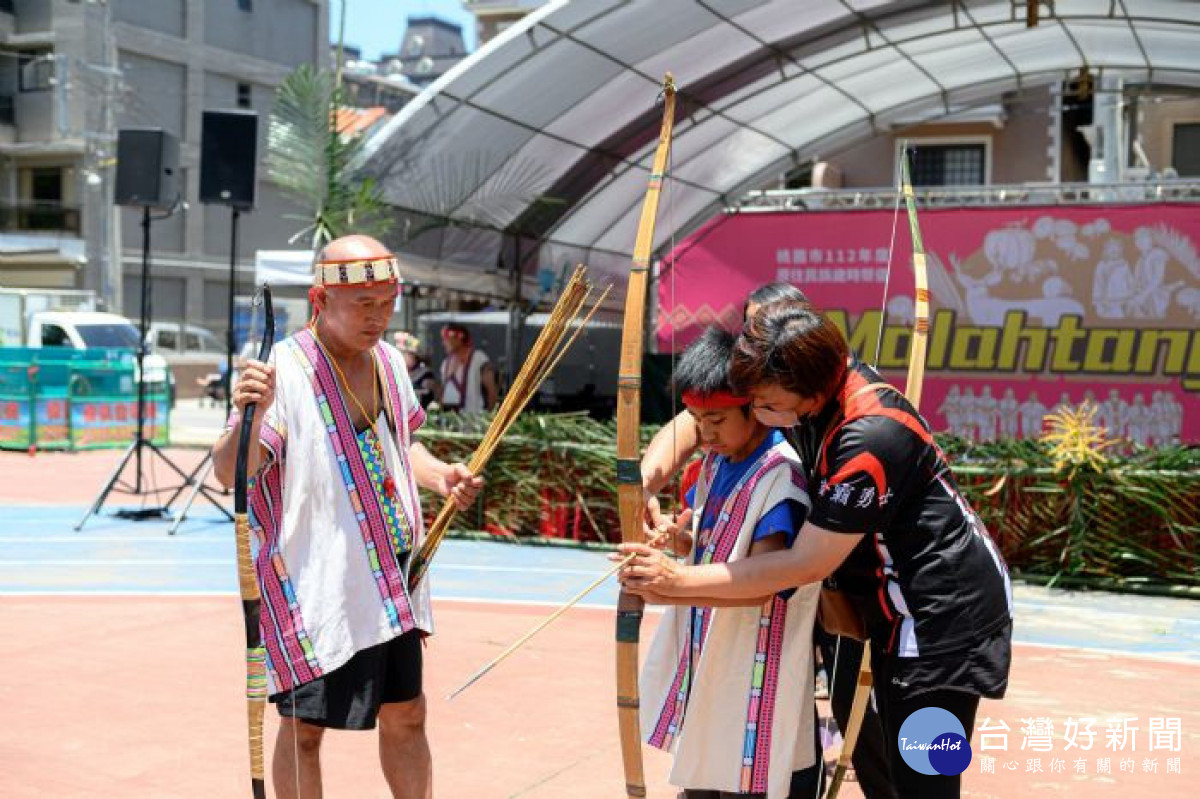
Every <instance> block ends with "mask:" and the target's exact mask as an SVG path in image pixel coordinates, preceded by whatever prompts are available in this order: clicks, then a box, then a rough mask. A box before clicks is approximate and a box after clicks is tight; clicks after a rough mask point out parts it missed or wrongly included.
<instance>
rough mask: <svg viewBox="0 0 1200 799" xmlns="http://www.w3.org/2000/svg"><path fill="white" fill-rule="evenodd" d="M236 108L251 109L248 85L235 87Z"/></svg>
mask: <svg viewBox="0 0 1200 799" xmlns="http://www.w3.org/2000/svg"><path fill="white" fill-rule="evenodd" d="M237 107H238V108H251V107H252V106H251V103H250V84H249V83H239V84H238V85H237Z"/></svg>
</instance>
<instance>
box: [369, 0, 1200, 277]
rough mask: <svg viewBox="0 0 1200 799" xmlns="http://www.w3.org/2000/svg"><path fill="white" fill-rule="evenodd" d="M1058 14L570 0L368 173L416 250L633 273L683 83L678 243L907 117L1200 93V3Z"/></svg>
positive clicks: (915, 5) (667, 223)
mask: <svg viewBox="0 0 1200 799" xmlns="http://www.w3.org/2000/svg"><path fill="white" fill-rule="evenodd" d="M1051 6H1052V11H1051V8H1050V7H1051ZM1039 8H1040V9H1041V17H1040V20H1039V22H1038V24H1037V25H1036V26H1034V27H1027V20H1026V16H1025V15H1026V3H1025V2H1013V0H958V1H957V2H946V1H943V2H928V1H918V0H899V1H895V0H892V1H889V2H883V1H882V0H553V1H552V2H550V3H549V4H548V5H546V6H544V7H542V8H541V9H539V10H538V11H536V12H534V13H533V14H531V15H529V16H528V17H526V18H524V19H523V20H521V21H520V22H519V23H518V24H517V25H515V26H514V27H513V28H510V29H509V30H507V31H506V32H505V33H504V34H503V35H502V36H500V37H498V38H497V39H495V40H493V41H492V42H490V43H489V44H488V45H487V46H486V47H484V48H482V49H481V50H479V51H478V52H477V53H475V54H474V55H472V56H471V57H470V58H468V59H466V60H465V61H463V62H462V63H461V64H460V65H459V66H458V67H456V68H455V69H454V70H452V71H451V72H450V73H448V74H447V75H445V76H444V77H443V78H442V79H441V80H439V81H437V82H436V83H434V84H433V85H431V86H430V87H429V88H428V89H427V90H426V91H425V92H424V93H422V94H421V95H420V96H419V97H418V98H416V99H415V100H414V101H413V102H412V103H410V104H409V105H408V106H406V107H405V108H404V109H403V110H402V111H401V113H400V114H399V115H398V116H397V117H396V118H395V119H393V120H392V121H391V122H390V124H388V125H387V126H386V127H385V128H383V129H382V130H381V131H380V132H379V133H378V134H377V135H376V136H375V137H374V138H373V139H372V140H371V142H370V143H369V146H368V156H367V160H366V163H365V168H366V170H367V172H368V173H370V174H373V175H375V176H376V177H377V178H378V179H379V180H380V181H381V183H382V186H383V189H384V193H385V196H386V198H387V199H388V201H389V202H391V203H393V204H394V205H395V206H397V208H398V210H399V213H400V214H401V216H402V218H403V221H404V224H403V225H402V226H401V229H400V232H402V233H404V232H406V233H407V236H406V238H408V239H409V240H408V241H407V243H406V244H404V245H402V249H403V250H409V251H411V252H412V253H414V254H419V255H423V256H424V257H428V258H431V259H434V260H437V261H440V262H444V263H447V264H460V265H474V266H477V267H478V268H481V269H500V270H504V269H508V268H510V265H511V264H512V262H513V258H514V256H515V255H516V254H517V253H520V256H521V263H522V266H523V267H524V268H525V269H526V270H529V269H530V264H533V263H537V264H539V266H540V267H541V268H543V269H544V268H546V267H547V266H549V267H550V268H551V269H553V270H554V271H557V270H558V269H559V268H560V267H561V266H562V265H563V264H564V263H567V262H570V261H584V262H586V263H588V264H589V265H590V266H591V267H592V268H593V270H594V271H596V270H599V271H600V272H602V273H603V272H606V271H608V272H611V273H612V275H613V276H614V277H615V276H617V275H624V273H625V271H626V269H627V266H628V264H627V258H628V255H629V253H630V251H631V249H632V246H633V241H634V235H635V231H636V225H637V216H638V213H639V209H640V204H641V201H642V197H643V194H644V192H645V188H646V180H647V175H648V172H649V163H650V160H651V158H652V155H653V148H654V143H655V137H656V134H657V131H658V125H659V115H660V113H661V112H660V110H659V108H658V107H656V105H655V103H654V99H655V96H656V94H657V92H658V91H659V86H660V83H661V80H662V76H663V73H664V72H666V71H671V72H673V73H674V75H675V78H676V81H677V82H678V84H679V88H680V106H681V111H680V116H679V119H678V122H677V124H676V138H675V145H674V152H673V158H672V166H671V174H672V177H673V180H671V181H669V183H668V187H667V190H666V192H665V194H664V200H663V205H662V207H661V209H660V214H659V219H660V222H659V225H658V229H657V233H656V241H655V244H656V247H657V248H658V250H659V251H661V250H662V249H663V248H664V245H669V244H670V242H671V240H672V238H673V237H681V236H683V235H686V233H687V232H689V231H691V230H694V229H695V228H696V227H697V226H699V225H700V224H702V223H703V222H704V221H705V220H706V219H708V218H710V217H711V216H712V215H714V214H715V213H717V212H718V211H719V210H720V209H721V208H723V207H725V206H726V205H727V204H729V203H730V202H732V201H733V200H736V199H737V198H738V197H739V196H740V195H741V194H742V193H743V192H745V191H746V190H749V189H752V188H755V187H757V186H759V185H761V183H762V182H763V181H764V180H766V179H769V178H770V177H772V176H775V175H778V174H780V173H781V172H783V171H784V170H786V169H788V168H790V167H791V166H793V165H796V164H799V163H801V162H803V161H804V160H806V159H809V158H812V157H814V156H817V155H819V154H820V153H822V152H829V151H830V150H836V149H842V148H844V147H848V146H851V145H853V144H855V143H857V142H859V141H862V140H864V139H867V138H869V137H871V136H873V135H876V134H877V133H879V132H882V131H887V130H889V129H890V128H891V126H892V125H893V124H898V123H900V122H901V121H903V123H904V124H912V123H913V122H914V121H915V120H934V119H937V118H939V117H942V116H946V115H948V114H952V113H955V112H957V111H960V110H962V109H964V108H970V107H973V106H978V105H982V104H987V103H993V102H995V101H996V99H997V98H998V97H1000V96H1001V95H1002V94H1003V93H1005V92H1009V91H1013V90H1017V89H1021V88H1026V87H1031V86H1037V85H1041V84H1050V83H1054V82H1060V81H1064V80H1067V79H1070V78H1072V77H1074V76H1076V75H1077V74H1079V72H1080V70H1081V69H1087V70H1089V71H1090V74H1091V75H1092V76H1093V77H1094V78H1095V79H1096V81H1097V84H1098V82H1099V80H1100V78H1101V77H1102V76H1120V77H1122V78H1123V79H1125V80H1126V82H1127V83H1134V84H1137V83H1141V84H1147V85H1149V84H1155V85H1162V86H1176V87H1178V86H1185V87H1195V86H1200V3H1197V2H1194V1H1193V0H1055V1H1054V2H1053V3H1047V2H1042V3H1041V4H1040V6H1039ZM505 232H507V235H505ZM517 234H519V236H518V235H517ZM535 256H536V257H535ZM621 284H623V280H621V281H619V282H618V285H621Z"/></svg>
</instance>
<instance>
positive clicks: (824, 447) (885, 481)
mask: <svg viewBox="0 0 1200 799" xmlns="http://www.w3.org/2000/svg"><path fill="white" fill-rule="evenodd" d="M878 382H881V378H880V377H879V375H878V374H876V373H875V372H874V371H873V370H871V369H870V368H868V367H866V366H863V365H861V364H858V363H852V364H851V369H850V372H849V374H848V377H847V380H846V384H845V386H844V387H843V389H842V390H841V392H840V395H839V396H838V397H837V398H836V399H835V400H834V401H831V402H830V403H829V405H827V406H826V407H825V408H824V409H823V410H822V411H821V413H819V414H818V416H817V417H816V418H815V419H814V420H812V421H811V422H808V423H806V424H803V425H801V426H800V427H799V428H796V429H795V430H794V431H793V432H794V433H795V434H796V444H797V448H798V449H799V450H800V452H801V455H802V456H803V457H804V459H805V462H806V463H809V464H813V475H812V480H811V481H810V485H811V486H812V489H813V496H812V503H813V506H812V510H811V512H810V514H809V519H810V520H811V521H812V522H813V524H815V525H817V526H818V527H823V528H825V529H827V530H831V531H833V532H839V533H862V534H865V535H864V537H863V539H862V541H861V542H860V543H859V545H858V546H857V547H855V549H854V550H853V552H852V553H851V554H850V556H849V557H848V558H847V559H846V561H845V562H844V563H843V564H842V565H841V566H840V567H838V569H837V571H835V572H834V574H833V577H832V580H831V582H834V583H836V585H837V587H838V588H839V589H841V590H843V591H846V592H847V593H848V594H850V595H851V596H852V597H853V598H854V599H855V600H856V604H857V605H858V606H859V607H860V609H861V610H862V611H863V614H864V615H865V616H866V618H867V624H868V632H869V635H870V637H871V639H872V641H873V642H874V643H875V645H876V646H877V647H880V648H881V649H882V651H883V652H885V653H887V654H889V655H892V656H894V657H895V658H898V659H900V661H899V662H897V663H895V664H894V665H896V666H898V667H900V670H901V671H904V667H905V665H906V664H905V663H904V662H903V661H904V660H905V659H910V658H915V659H920V660H921V661H924V662H925V663H926V665H927V666H934V665H935V664H936V663H939V662H940V663H943V664H944V665H947V666H948V664H956V666H955V668H954V669H953V670H954V671H957V673H958V678H957V679H954V678H953V675H950V674H946V673H945V672H946V668H942V667H938V668H936V669H933V671H932V672H931V671H930V670H929V669H928V668H925V669H924V670H923V671H922V670H918V671H919V672H921V673H916V672H914V673H913V674H912V677H913V679H914V680H916V681H917V682H925V681H927V680H928V681H930V682H938V681H939V680H942V679H944V678H948V677H949V678H951V679H952V681H953V682H956V683H958V685H957V686H954V687H960V688H962V689H964V690H971V691H973V692H978V693H980V694H982V695H985V696H990V695H994V694H996V693H997V692H999V693H1001V694H1002V693H1003V688H1004V683H1006V682H1007V671H1008V664H1007V660H1008V658H1007V654H1008V637H1009V634H1010V632H1011V626H1010V622H1011V618H1012V600H1011V586H1010V584H1009V579H1008V571H1007V569H1006V567H1005V565H1004V561H1003V560H1002V559H1001V556H1000V553H999V551H998V549H997V547H996V546H995V544H994V543H993V542H992V540H991V538H990V536H989V535H988V533H987V530H986V529H985V528H984V526H983V523H982V522H981V521H980V520H979V517H978V516H976V515H975V513H974V511H972V510H971V508H970V506H969V505H968V504H967V502H966V500H964V499H963V497H962V495H961V494H960V493H959V491H958V487H957V486H956V485H955V483H954V478H953V477H952V476H951V474H950V468H949V466H948V465H947V464H946V460H945V458H944V456H943V455H942V452H941V450H940V449H939V448H938V447H937V445H936V443H935V442H934V440H933V436H932V435H931V433H930V430H929V426H928V425H927V424H926V422H925V420H924V419H922V418H921V417H920V415H918V414H917V412H916V411H915V410H914V409H913V407H912V405H910V404H909V402H908V401H907V400H906V399H905V398H904V397H903V395H901V394H900V393H899V392H897V391H892V390H889V389H869V390H866V391H861V389H863V388H864V387H865V386H867V385H869V384H871V383H878ZM856 392H858V393H857V395H856ZM998 639H1002V640H998ZM947 655H955V657H949V658H947V657H945V656H947ZM977 656H982V657H983V658H984V659H986V660H988V661H989V662H988V663H986V664H983V667H982V672H983V673H978V674H974V675H971V674H964V673H963V666H966V665H968V664H969V663H970V661H971V660H972V659H973V658H975V657H977ZM1001 661H1002V662H1001ZM907 665H909V666H915V664H913V663H911V662H909V663H908V664H907ZM966 671H967V672H970V671H972V669H970V668H969V667H968V668H967V669H966ZM933 672H936V673H933ZM904 679H905V680H907V678H904ZM943 687H951V686H945V685H944V684H943Z"/></svg>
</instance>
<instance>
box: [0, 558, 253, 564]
mask: <svg viewBox="0 0 1200 799" xmlns="http://www.w3.org/2000/svg"><path fill="white" fill-rule="evenodd" d="M233 560H234V559H233V558H220V559H208V558H189V559H188V560H180V559H178V558H173V559H171V560H149V559H147V560H140V559H138V558H121V559H120V560H105V559H103V558H82V559H79V560H52V559H49V558H47V559H44V560H7V559H4V558H0V566H227V565H229V564H230V563H232V562H233Z"/></svg>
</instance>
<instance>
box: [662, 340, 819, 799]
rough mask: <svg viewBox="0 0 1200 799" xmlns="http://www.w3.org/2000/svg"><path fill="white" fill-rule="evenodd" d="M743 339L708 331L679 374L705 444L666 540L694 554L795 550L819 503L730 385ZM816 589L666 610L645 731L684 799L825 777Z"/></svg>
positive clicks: (709, 559) (709, 798) (716, 798)
mask: <svg viewBox="0 0 1200 799" xmlns="http://www.w3.org/2000/svg"><path fill="white" fill-rule="evenodd" d="M733 343H734V337H733V335H732V334H730V333H728V332H727V331H724V330H720V329H718V328H715V327H714V328H709V329H708V330H707V331H705V333H704V334H703V335H702V336H701V337H700V338H699V339H698V340H697V341H696V342H695V343H694V344H692V346H691V347H689V348H688V350H687V351H686V352H685V353H684V355H683V358H682V359H681V360H680V363H679V367H678V369H677V370H676V374H675V380H676V388H677V390H679V391H680V392H681V393H682V396H683V403H684V405H685V406H686V407H687V409H688V411H689V412H690V413H691V414H692V415H693V416H694V417H695V418H696V421H697V422H698V423H699V428H700V436H701V445H702V446H703V448H704V450H705V451H706V454H705V457H704V461H703V465H702V467H701V471H700V477H699V480H698V482H697V484H696V486H695V487H694V488H693V489H692V491H691V492H690V493H689V496H688V505H689V507H691V508H694V509H695V510H694V511H692V512H689V511H684V513H683V514H681V515H680V517H679V519H678V520H677V522H676V524H675V525H674V528H673V529H672V533H673V535H670V536H665V537H664V539H663V540H664V543H665V544H666V545H669V546H670V547H671V548H672V549H673V550H674V551H675V552H676V554H678V555H679V556H681V557H685V558H689V559H690V560H691V562H693V563H723V562H730V561H734V560H739V559H741V558H747V557H754V556H755V555H759V554H761V553H763V552H770V551H773V550H778V549H785V548H787V547H790V546H791V544H792V541H793V539H794V538H795V536H796V533H797V531H799V529H800V527H801V526H802V524H803V523H804V518H805V515H806V513H807V510H808V508H809V507H810V503H809V498H808V493H807V490H806V488H807V487H806V484H805V478H804V473H803V471H802V469H801V464H800V460H799V457H798V456H797V455H796V453H795V450H793V449H792V447H791V446H790V445H789V444H788V443H787V442H786V441H785V440H784V438H783V435H782V434H781V433H780V432H779V431H778V430H772V429H770V428H768V427H765V426H764V425H763V424H761V423H760V422H759V421H758V420H757V419H756V418H755V416H754V414H753V413H751V410H750V399H749V397H745V396H739V395H737V394H735V393H734V392H733V390H732V389H731V387H730V381H729V364H730V359H731V356H732V353H733ZM818 590H819V586H818V585H816V584H813V585H809V586H805V587H804V588H801V589H799V590H797V591H791V592H787V593H786V595H771V596H765V597H761V598H757V599H754V600H746V601H741V602H737V603H730V602H712V603H698V604H696V605H691V604H689V605H679V606H675V607H670V608H668V610H667V612H666V614H665V615H664V617H663V619H662V621H661V623H660V624H659V626H658V630H657V632H656V634H655V637H654V641H653V643H652V644H651V647H650V651H649V653H648V656H647V660H646V664H645V666H644V669H643V673H642V691H643V701H642V710H641V713H642V730H643V733H644V735H645V736H646V742H647V743H649V744H650V745H651V746H655V747H658V748H660V749H663V750H666V751H669V752H671V753H672V754H673V755H674V766H673V768H672V771H671V777H670V780H671V783H672V784H673V785H677V786H679V787H681V788H683V789H684V796H685V797H686V798H687V799H723V798H724V797H734V796H737V797H746V796H748V797H763V799H786V797H788V796H789V793H790V792H791V790H792V784H793V772H800V773H797V774H796V775H795V776H796V777H797V778H798V779H797V782H800V781H804V782H807V781H809V779H807V778H812V781H813V782H814V784H815V770H816V754H815V751H814V750H815V743H814V740H813V735H814V725H815V719H814V715H813V714H814V704H813V696H812V692H813V657H812V652H811V646H812V625H813V618H814V615H815V613H816V605H817V596H818ZM692 601H694V600H692ZM806 772H812V773H807V774H806Z"/></svg>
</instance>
